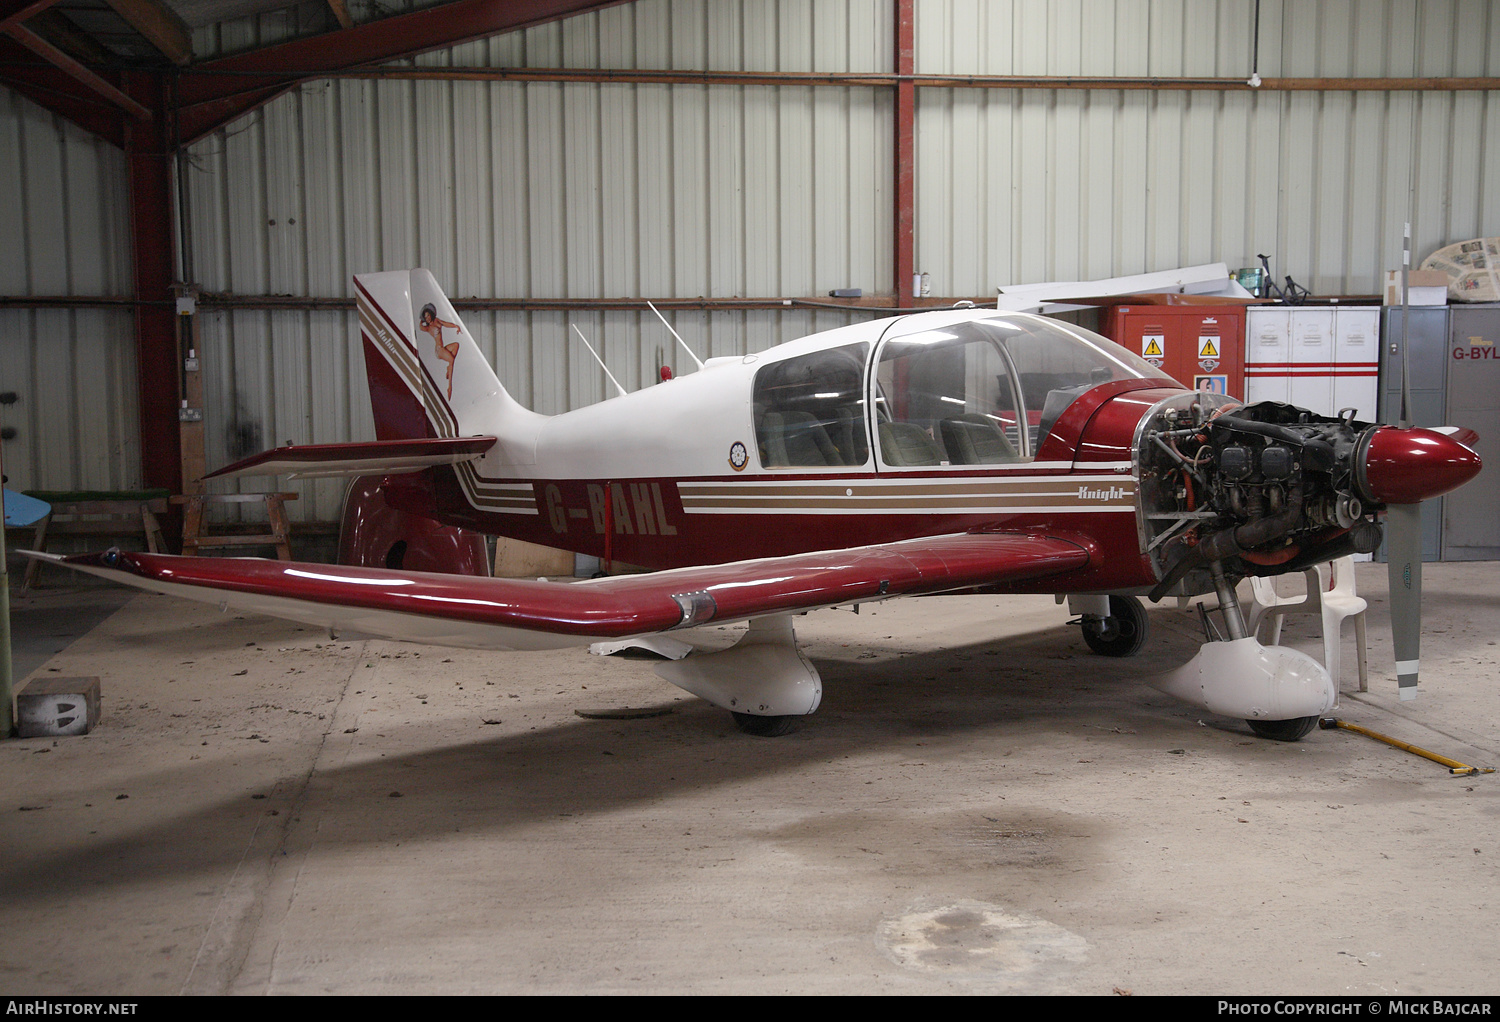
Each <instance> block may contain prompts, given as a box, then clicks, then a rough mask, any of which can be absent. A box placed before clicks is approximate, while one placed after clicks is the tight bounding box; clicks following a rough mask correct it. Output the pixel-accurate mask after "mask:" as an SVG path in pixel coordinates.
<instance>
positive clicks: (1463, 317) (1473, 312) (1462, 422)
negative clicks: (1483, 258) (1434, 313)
mask: <svg viewBox="0 0 1500 1022" xmlns="http://www.w3.org/2000/svg"><path fill="white" fill-rule="evenodd" d="M1449 315H1450V322H1451V324H1452V333H1451V336H1450V340H1449V351H1448V402H1447V409H1446V410H1447V416H1446V418H1447V420H1448V425H1450V426H1467V427H1469V428H1470V429H1472V430H1475V431H1476V432H1478V433H1479V442H1478V444H1477V445H1476V446H1477V449H1478V451H1479V457H1480V458H1481V459H1483V460H1484V469H1483V470H1482V471H1481V472H1480V473H1479V475H1478V477H1477V478H1475V479H1472V480H1470V481H1469V483H1468V485H1467V486H1464V487H1463V488H1461V489H1458V490H1455V491H1453V492H1452V493H1450V494H1448V496H1446V497H1444V498H1443V560H1445V561H1493V560H1497V559H1500V510H1497V509H1500V467H1497V462H1500V305H1481V306H1470V307H1463V306H1454V307H1453V308H1452V309H1451V310H1450V312H1449Z"/></svg>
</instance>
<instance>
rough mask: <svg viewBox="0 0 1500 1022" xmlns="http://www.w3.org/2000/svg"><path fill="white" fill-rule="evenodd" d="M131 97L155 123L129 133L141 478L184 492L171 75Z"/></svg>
mask: <svg viewBox="0 0 1500 1022" xmlns="http://www.w3.org/2000/svg"><path fill="white" fill-rule="evenodd" d="M125 82H126V89H127V91H128V92H129V93H130V95H131V96H133V97H134V98H135V99H136V100H137V101H139V102H140V103H142V104H144V105H145V106H148V107H150V108H151V110H152V113H153V115H154V116H153V117H152V118H151V120H150V121H149V122H143V121H131V122H129V123H128V125H127V127H126V129H125V163H126V175H127V177H128V178H129V185H130V248H131V254H132V256H133V257H134V261H135V297H136V299H137V300H139V301H141V302H152V303H156V304H149V305H147V304H141V305H137V306H136V310H135V357H136V388H137V393H138V395H139V403H140V417H141V418H140V430H141V475H142V482H143V483H144V484H145V486H147V487H148V488H154V487H165V488H166V489H168V490H171V491H172V492H173V493H181V492H182V455H181V444H180V441H179V434H178V423H177V406H178V396H177V389H178V388H177V375H178V374H177V358H178V353H177V321H176V318H175V311H176V310H175V307H174V304H173V299H174V296H173V294H172V280H173V277H174V275H175V271H176V232H175V231H174V230H173V229H172V188H173V185H172V135H171V127H170V125H171V121H172V117H171V116H170V105H169V103H168V95H167V79H166V76H165V75H162V74H159V73H153V72H148V71H129V72H126V74H125Z"/></svg>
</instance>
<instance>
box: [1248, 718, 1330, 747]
mask: <svg viewBox="0 0 1500 1022" xmlns="http://www.w3.org/2000/svg"><path fill="white" fill-rule="evenodd" d="M1245 723H1246V724H1249V725H1250V730H1251V731H1254V732H1255V733H1256V735H1258V736H1259V737H1261V738H1270V739H1272V740H1273V741H1277V742H1295V741H1297V740H1298V739H1300V738H1302V736H1303V735H1306V734H1307V733H1308V732H1310V731H1311V730H1312V729H1313V728H1315V727H1317V726H1318V718H1317V717H1293V718H1291V719H1290V720H1247V721H1245Z"/></svg>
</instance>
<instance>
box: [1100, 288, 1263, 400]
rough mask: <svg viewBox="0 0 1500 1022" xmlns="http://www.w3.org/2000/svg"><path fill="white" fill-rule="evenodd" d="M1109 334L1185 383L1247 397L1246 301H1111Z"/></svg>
mask: <svg viewBox="0 0 1500 1022" xmlns="http://www.w3.org/2000/svg"><path fill="white" fill-rule="evenodd" d="M1101 319H1102V324H1103V330H1102V333H1103V334H1104V336H1106V337H1108V338H1109V339H1110V340H1112V341H1114V342H1115V343H1116V344H1119V345H1121V346H1123V347H1125V348H1127V349H1129V350H1130V351H1132V352H1134V353H1135V354H1137V355H1140V356H1141V357H1142V358H1144V359H1146V360H1147V361H1148V362H1151V363H1152V364H1153V365H1157V366H1160V367H1161V368H1162V369H1165V370H1166V372H1167V375H1169V376H1171V377H1172V378H1173V379H1175V380H1177V381H1178V382H1179V383H1181V384H1182V385H1183V386H1184V387H1191V388H1192V389H1194V390H1211V391H1213V392H1215V393H1219V394H1230V395H1233V396H1234V397H1239V398H1242V397H1244V396H1245V306H1243V305H1111V306H1108V307H1107V308H1105V309H1104V314H1103V316H1102V317H1101Z"/></svg>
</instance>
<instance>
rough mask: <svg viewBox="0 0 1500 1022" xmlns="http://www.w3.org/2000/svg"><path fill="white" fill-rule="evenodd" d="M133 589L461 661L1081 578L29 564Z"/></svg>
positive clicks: (908, 570)
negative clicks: (571, 576) (473, 654)
mask: <svg viewBox="0 0 1500 1022" xmlns="http://www.w3.org/2000/svg"><path fill="white" fill-rule="evenodd" d="M27 554H28V555H29V556H31V557H42V558H45V559H47V560H49V561H53V562H55V563H58V564H61V565H63V566H66V567H69V568H75V569H77V570H79V571H85V572H88V573H90V574H93V575H100V576H103V577H105V578H110V579H113V580H115V581H117V582H123V583H126V584H128V585H133V586H136V587H138V588H141V589H149V590H152V591H154V592H159V593H167V594H170V595H172V596H182V597H186V598H187V599H192V600H200V601H203V602H206V603H218V604H220V606H221V607H222V608H223V609H226V610H227V609H228V608H230V607H234V608H235V609H237V610H249V611H254V612H257V613H262V614H268V615H270V616H272V617H279V618H287V619H290V620H292V621H300V622H303V623H305V624H312V625H319V626H322V627H326V628H329V629H332V630H335V631H338V630H348V631H358V632H364V633H368V634H373V635H380V636H385V637H388V638H394V639H407V640H410V641H413V642H426V643H433V644H437V645H446V646H461V647H467V648H473V649H552V648H557V647H562V646H575V645H583V644H586V643H589V642H592V641H596V640H599V639H616V638H624V637H626V636H633V635H647V634H651V633H653V632H664V631H668V630H670V629H673V628H687V627H691V626H693V625H701V624H706V623H708V622H710V621H719V622H723V621H743V620H746V619H748V618H754V617H763V616H766V615H770V614H789V613H798V612H801V611H805V610H813V609H816V608H819V607H831V606H836V605H838V604H842V603H854V602H858V601H861V600H871V599H881V598H884V597H889V596H915V595H921V594H926V593H939V592H947V591H950V590H956V589H966V588H970V587H972V586H977V585H984V584H986V583H993V582H1000V581H1018V580H1021V579H1030V578H1039V577H1042V576H1045V575H1052V574H1056V573H1058V572H1061V571H1067V570H1069V569H1072V568H1081V567H1084V566H1085V565H1087V564H1088V561H1089V554H1088V552H1087V551H1086V550H1085V549H1084V548H1083V547H1081V546H1079V545H1078V544H1076V543H1072V542H1069V541H1068V540H1065V539H1059V538H1056V537H1052V536H1044V535H1039V534H1029V533H1013V532H1012V533H994V532H988V533H960V534H955V535H948V536H937V537H933V538H929V539H912V540H905V541H903V542H899V543H882V544H878V545H874V546H865V547H854V548H852V549H848V550H825V551H821V552H818V553H809V554H793V555H791V556H787V557H770V558H763V559H760V560H751V561H736V562H733V563H730V564H715V565H708V566H704V567H697V568H676V569H673V570H670V571H660V572H656V573H653V574H648V575H626V576H616V577H613V578H604V579H597V580H593V581H587V582H573V583H568V582H544V581H535V582H532V581H529V580H520V579H507V578H476V577H474V576H472V575H439V574H429V573H425V572H403V571H391V570H385V569H379V568H355V567H345V566H342V565H329V564H301V563H297V562H287V561H271V560H259V559H256V558H240V557H173V556H170V555H167V554H137V553H121V552H120V551H117V550H112V551H110V552H108V553H105V554H83V555H79V556H73V557H59V556H55V555H50V554H37V553H33V552H30V551H27Z"/></svg>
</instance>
